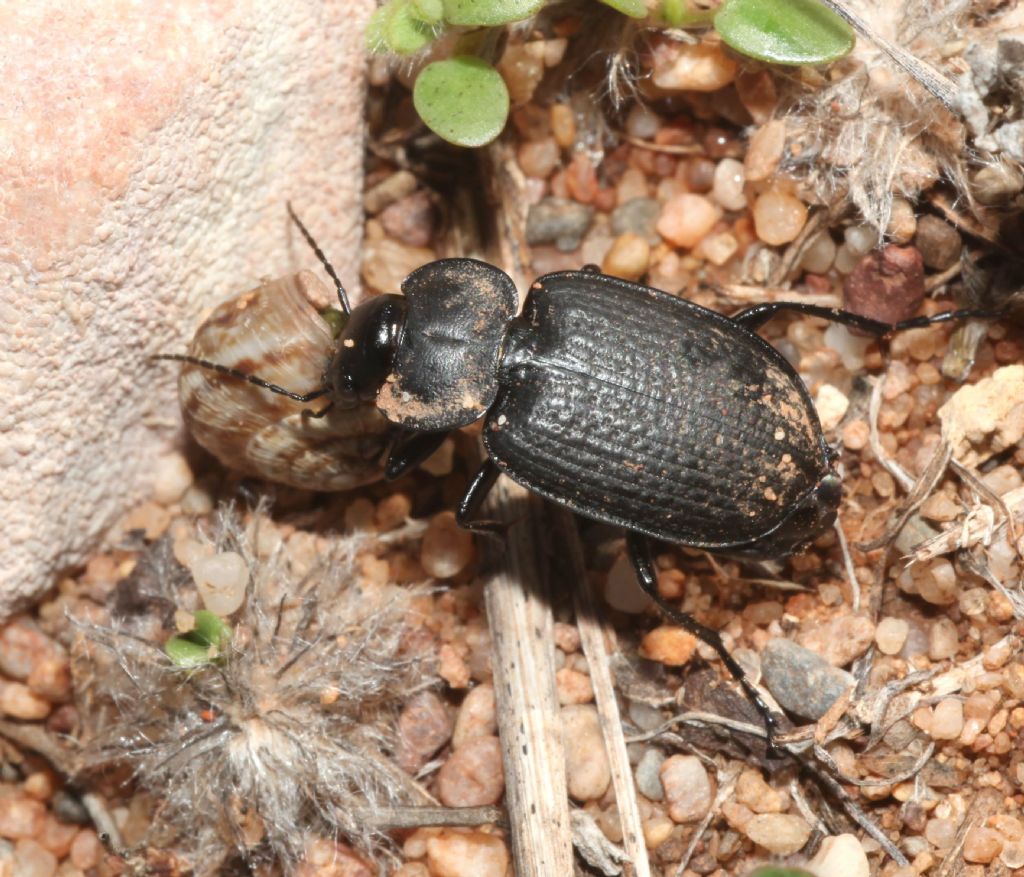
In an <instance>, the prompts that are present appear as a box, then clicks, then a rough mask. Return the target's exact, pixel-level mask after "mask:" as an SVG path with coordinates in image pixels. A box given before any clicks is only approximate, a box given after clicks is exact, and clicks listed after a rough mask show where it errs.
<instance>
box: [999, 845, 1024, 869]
mask: <svg viewBox="0 0 1024 877" xmlns="http://www.w3.org/2000/svg"><path fill="white" fill-rule="evenodd" d="M999 861H1000V862H1002V863H1003V864H1004V865H1006V867H1007V868H1010V869H1011V870H1012V869H1015V868H1024V841H1019V840H1013V841H1009V842H1008V843H1005V844H1003V849H1002V852H1000V853H999Z"/></svg>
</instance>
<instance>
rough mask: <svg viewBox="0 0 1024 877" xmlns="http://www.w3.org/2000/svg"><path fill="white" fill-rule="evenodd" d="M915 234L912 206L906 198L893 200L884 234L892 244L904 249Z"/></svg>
mask: <svg viewBox="0 0 1024 877" xmlns="http://www.w3.org/2000/svg"><path fill="white" fill-rule="evenodd" d="M916 232H917V216H916V215H915V214H914V206H913V205H912V204H911V203H910V202H909V201H908V200H907V199H906V198H893V200H892V210H891V211H890V212H889V224H888V225H887V226H886V228H885V233H886V235H887V236H888V238H889V240H890V241H892V242H893V243H894V244H898V245H899V246H901V247H905V246H906V245H907V244H909V243H910V242H911V241H912V240H913V239H914V234H915V233H916Z"/></svg>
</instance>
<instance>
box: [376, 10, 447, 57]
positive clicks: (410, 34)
mask: <svg viewBox="0 0 1024 877" xmlns="http://www.w3.org/2000/svg"><path fill="white" fill-rule="evenodd" d="M433 38H434V30H433V28H432V27H431V26H430V25H429V24H426V23H424V22H423V20H422V19H420V18H417V17H416V15H415V12H414V10H413V7H412V4H411V3H410V2H409V0H390V2H389V3H385V4H384V5H383V6H381V7H380V9H378V10H377V11H376V12H374V13H373V15H372V16H370V22H369V24H367V26H366V46H367V48H368V49H369V50H370V51H371V52H377V53H380V52H394V53H395V54H396V55H412V54H413V53H415V52H418V51H419V50H420V49H422V48H424V46H426V45H428V44H429V43H430V41H431V40H432V39H433Z"/></svg>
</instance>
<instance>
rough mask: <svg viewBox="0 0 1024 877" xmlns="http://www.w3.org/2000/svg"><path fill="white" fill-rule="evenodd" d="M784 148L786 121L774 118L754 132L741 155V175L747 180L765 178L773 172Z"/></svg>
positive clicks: (753, 180)
mask: <svg viewBox="0 0 1024 877" xmlns="http://www.w3.org/2000/svg"><path fill="white" fill-rule="evenodd" d="M785 148H786V123H785V122H784V121H782V120H781V119H775V120H773V121H771V122H768V123H767V124H765V125H762V126H761V127H760V128H758V129H757V130H756V131H755V132H754V136H753V137H751V138H750V144H749V145H748V146H747V153H746V155H745V156H744V157H743V175H744V177H745V178H746V179H747V181H748V182H760V181H761V180H767V179H768V178H769V177H770V176H772V174H774V173H775V171H776V169H777V168H778V166H779V163H780V162H781V161H782V154H783V152H784V150H785Z"/></svg>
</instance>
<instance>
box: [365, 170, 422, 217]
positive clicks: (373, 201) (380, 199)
mask: <svg viewBox="0 0 1024 877" xmlns="http://www.w3.org/2000/svg"><path fill="white" fill-rule="evenodd" d="M417 185H419V182H418V180H417V179H416V177H415V176H414V175H413V174H412V173H411V172H409V171H405V170H402V171H396V172H395V173H393V174H391V176H389V177H386V178H385V179H383V180H381V182H379V183H377V184H376V185H375V186H372V187H371V188H370V189H368V190H367V192H366V194H365V195H364V196H363V207H364V208H365V210H366V212H367V213H368V214H370V216H375V215H376V214H378V213H379V212H380V211H381V210H383V209H384V208H385V207H387V206H388V205H389V204H393V203H394V202H395V201H397V200H398V199H399V198H404V197H405V196H406V195H409V194H410V193H412V192H413V191H415V189H416V186H417Z"/></svg>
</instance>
